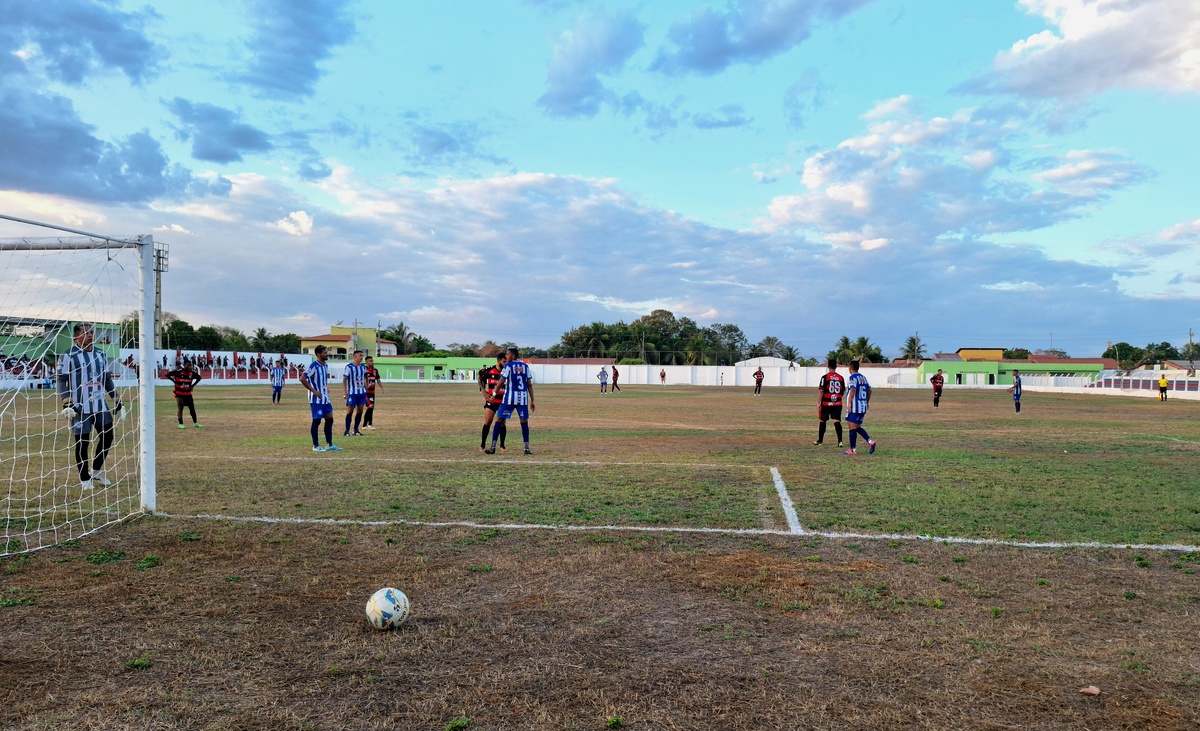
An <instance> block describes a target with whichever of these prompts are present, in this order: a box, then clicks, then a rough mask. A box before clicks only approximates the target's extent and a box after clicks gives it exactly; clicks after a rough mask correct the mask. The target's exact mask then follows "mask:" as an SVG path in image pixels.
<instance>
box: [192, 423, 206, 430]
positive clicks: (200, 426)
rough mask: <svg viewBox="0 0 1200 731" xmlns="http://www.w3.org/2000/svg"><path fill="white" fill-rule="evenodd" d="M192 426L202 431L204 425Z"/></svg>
mask: <svg viewBox="0 0 1200 731" xmlns="http://www.w3.org/2000/svg"><path fill="white" fill-rule="evenodd" d="M192 426H194V427H196V428H197V429H203V428H204V425H203V424H192Z"/></svg>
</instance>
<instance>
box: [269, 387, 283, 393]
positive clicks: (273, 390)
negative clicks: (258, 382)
mask: <svg viewBox="0 0 1200 731" xmlns="http://www.w3.org/2000/svg"><path fill="white" fill-rule="evenodd" d="M271 392H272V393H283V386H271Z"/></svg>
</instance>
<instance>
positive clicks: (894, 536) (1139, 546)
mask: <svg viewBox="0 0 1200 731" xmlns="http://www.w3.org/2000/svg"><path fill="white" fill-rule="evenodd" d="M154 515H156V516H160V517H163V518H177V519H182V520H213V521H228V522H231V523H268V524H287V525H366V526H401V525H415V526H424V527H431V528H476V529H481V530H491V529H497V530H551V531H576V532H588V531H615V532H622V531H625V532H629V533H709V534H721V535H754V536H792V537H796V536H797V535H798V534H797V533H796V532H794V531H792V530H770V529H766V528H683V527H670V526H648V525H566V524H561V525H560V524H553V523H477V522H474V521H470V520H447V521H433V520H349V519H344V518H268V517H265V516H253V515H206V514H200V515H184V514H176V513H154ZM803 535H804V536H805V537H806V538H807V537H813V536H815V537H817V538H829V539H832V540H847V539H853V540H859V541H925V542H928V543H954V544H959V545H972V546H998V547H1002V548H1099V549H1108V550H1118V551H1123V550H1132V551H1195V550H1197V549H1200V546H1187V545H1182V544H1169V543H1168V544H1156V543H1099V542H1093V541H1087V542H1078V543H1070V542H1057V541H1036V542H1035V541H1003V540H999V539H992V538H958V537H943V536H924V535H912V534H904V533H836V532H829V531H805V532H804V533H803Z"/></svg>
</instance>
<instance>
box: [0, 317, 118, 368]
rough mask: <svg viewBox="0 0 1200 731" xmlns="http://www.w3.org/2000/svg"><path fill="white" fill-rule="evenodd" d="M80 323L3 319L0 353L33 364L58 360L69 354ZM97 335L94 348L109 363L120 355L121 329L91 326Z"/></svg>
mask: <svg viewBox="0 0 1200 731" xmlns="http://www.w3.org/2000/svg"><path fill="white" fill-rule="evenodd" d="M76 322H77V320H30V319H21V318H7V317H6V318H0V352H3V353H4V357H6V358H7V357H10V356H11V357H14V358H20V357H21V356H28V357H29V359H30V360H33V359H35V358H46V357H47V356H50V359H53V360H57V359H58V355H59V354H60V353H65V352H67V351H68V350H70V348H71V345H72V344H73V339H72V337H73V336H72V333H73V332H74V330H75V323H76ZM92 325H93V330H94V332H95V333H96V340H95V347H97V348H99V349H101V350H103V351H104V352H105V353H106V354H107V355H108V357H109V360H113V359H115V358H118V357H119V355H120V353H121V345H120V343H121V326H120V325H118V324H117V323H111V322H95V323H92Z"/></svg>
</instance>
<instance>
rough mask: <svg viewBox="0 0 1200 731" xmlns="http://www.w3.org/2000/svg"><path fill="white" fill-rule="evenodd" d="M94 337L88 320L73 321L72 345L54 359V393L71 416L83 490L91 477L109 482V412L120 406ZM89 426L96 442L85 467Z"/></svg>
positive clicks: (89, 449) (90, 437) (87, 453)
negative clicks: (110, 406)
mask: <svg viewBox="0 0 1200 731" xmlns="http://www.w3.org/2000/svg"><path fill="white" fill-rule="evenodd" d="M95 337H96V334H95V330H94V329H93V327H92V325H91V323H87V322H80V323H76V324H75V329H74V330H73V331H72V339H73V340H74V345H72V346H71V348H70V350H68V351H67V352H66V353H63V354H62V356H60V358H59V360H58V397H59V398H61V399H62V407H63V414H65V415H66V416H67V417H68V418H69V419H71V433H72V434H73V435H74V437H75V468H76V469H77V470H78V471H79V486H80V487H81V488H83V489H84V490H90V489H92V480H95V481H96V482H99V483H100V484H101V485H110V484H112V482H111V481H110V480H109V479H108V478H107V477H105V475H104V460H105V458H106V457H108V450H109V449H110V448H112V443H113V413H117V414H119V413H121V409H122V408H123V404H122V403H121V398H120V396H118V395H117V388H116V385H115V384H114V383H113V379H112V373H110V372H109V370H108V356H107V355H105V353H104V351H102V350H96V349H95V348H94V347H93V343H94V341H95ZM107 397H111V398H112V399H113V401H114V402H115V403H114V404H113V411H112V412H110V411H109V410H108V398H107ZM93 428H95V429H96V431H97V436H98V437H99V442H98V443H97V444H96V455H95V458H94V459H92V461H91V465H90V469H89V464H88V455H89V452H90V451H91V442H92V429H93Z"/></svg>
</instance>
